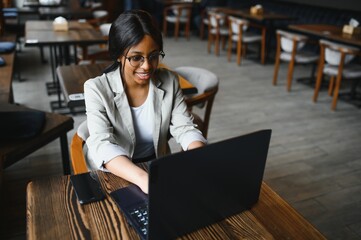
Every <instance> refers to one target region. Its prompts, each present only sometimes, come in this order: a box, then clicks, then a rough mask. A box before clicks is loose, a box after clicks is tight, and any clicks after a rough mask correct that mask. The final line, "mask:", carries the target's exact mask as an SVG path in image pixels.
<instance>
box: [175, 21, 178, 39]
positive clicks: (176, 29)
mask: <svg viewBox="0 0 361 240" xmlns="http://www.w3.org/2000/svg"><path fill="white" fill-rule="evenodd" d="M178 34H179V21H177V22H176V23H175V28H174V38H175V40H178Z"/></svg>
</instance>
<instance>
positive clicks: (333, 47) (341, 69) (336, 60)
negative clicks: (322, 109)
mask: <svg viewBox="0 0 361 240" xmlns="http://www.w3.org/2000/svg"><path fill="white" fill-rule="evenodd" d="M360 54H361V51H360V49H358V48H356V47H351V46H348V45H344V44H339V43H334V42H331V41H327V40H323V39H321V40H320V61H319V65H318V74H317V80H316V85H315V91H314V94H313V102H317V98H318V92H319V91H320V88H321V83H322V79H323V75H324V74H325V75H327V76H330V83H329V88H328V95H329V96H332V95H333V99H332V104H331V109H332V110H336V105H337V100H338V95H339V90H340V86H341V80H342V78H345V79H360V80H361V65H360V64H352V63H350V62H351V61H352V60H353V59H354V57H355V56H357V55H360Z"/></svg>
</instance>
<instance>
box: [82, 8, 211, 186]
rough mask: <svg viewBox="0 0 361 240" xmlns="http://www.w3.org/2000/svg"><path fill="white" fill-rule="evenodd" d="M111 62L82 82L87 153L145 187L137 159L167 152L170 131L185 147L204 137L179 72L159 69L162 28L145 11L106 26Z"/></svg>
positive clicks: (128, 14) (200, 143) (102, 165)
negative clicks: (184, 93) (88, 134)
mask: <svg viewBox="0 0 361 240" xmlns="http://www.w3.org/2000/svg"><path fill="white" fill-rule="evenodd" d="M109 54H110V57H111V58H112V60H114V63H113V65H112V66H111V67H109V68H108V69H107V70H106V71H105V73H104V74H103V75H101V76H99V77H96V78H93V79H89V80H88V81H86V83H85V84H84V94H85V105H86V114H87V123H88V129H89V133H90V136H89V138H88V139H87V140H86V143H87V145H88V148H89V155H90V156H91V157H90V158H91V159H93V161H94V163H95V165H96V166H97V167H98V168H99V169H103V170H105V171H110V172H111V173H113V174H115V175H117V176H119V177H122V178H123V179H125V180H128V181H129V182H132V183H134V184H136V185H138V186H139V187H140V188H141V189H142V190H143V191H144V192H145V193H148V174H147V172H146V171H144V170H143V169H142V168H140V167H138V166H137V165H136V164H135V163H137V162H141V161H147V160H151V159H153V158H155V157H159V156H163V155H165V154H169V153H170V150H169V146H168V140H169V137H170V136H173V137H174V138H175V140H176V141H177V142H178V143H180V145H181V146H182V148H183V150H189V149H193V148H197V147H201V146H203V145H204V144H205V143H206V139H205V138H204V137H203V136H202V134H201V132H200V131H199V130H198V129H197V128H196V125H194V124H193V117H192V115H191V114H190V113H189V112H188V111H187V106H186V104H185V102H184V99H183V95H182V90H181V89H180V87H179V82H178V77H177V75H175V74H174V73H173V72H171V71H168V70H165V69H158V68H157V67H158V64H159V61H160V60H161V59H162V58H163V57H164V55H165V54H164V53H163V39H162V35H161V32H160V31H159V30H158V28H157V27H156V26H155V25H154V23H153V21H152V17H151V16H150V15H149V14H148V13H147V12H145V11H142V10H132V11H127V12H124V13H123V14H121V15H120V16H119V17H118V18H117V19H116V20H115V21H114V23H113V24H112V26H111V28H110V32H109Z"/></svg>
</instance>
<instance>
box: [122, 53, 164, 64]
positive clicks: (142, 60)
mask: <svg viewBox="0 0 361 240" xmlns="http://www.w3.org/2000/svg"><path fill="white" fill-rule="evenodd" d="M154 55H155V53H152V54H150V55H149V56H148V57H144V56H142V55H134V56H131V57H127V56H124V57H125V59H127V60H128V61H129V64H130V65H131V66H132V67H140V66H142V65H143V64H144V62H145V59H146V58H147V59H148V62H149V63H152V60H150V59H149V58H150V57H152V56H154ZM157 55H158V57H157V58H155V59H157V60H158V62H159V61H160V60H163V58H164V57H165V53H164V52H163V51H159V52H158V53H157ZM160 56H162V59H159V57H160ZM134 57H141V59H140V60H139V61H138V62H139V64H138V65H135V66H134V65H133V64H132V62H131V60H132V58H134ZM134 61H135V60H134Z"/></svg>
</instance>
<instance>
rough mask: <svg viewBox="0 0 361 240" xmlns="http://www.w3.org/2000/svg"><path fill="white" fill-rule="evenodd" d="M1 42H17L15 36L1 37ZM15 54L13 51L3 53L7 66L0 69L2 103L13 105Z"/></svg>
mask: <svg viewBox="0 0 361 240" xmlns="http://www.w3.org/2000/svg"><path fill="white" fill-rule="evenodd" d="M0 41H8V42H16V36H15V35H3V36H0ZM15 54H16V52H15V51H13V52H11V53H1V54H0V56H1V57H2V58H3V59H4V60H5V63H6V65H5V66H2V67H0V102H1V103H13V102H14V96H13V88H12V82H13V74H14V65H15Z"/></svg>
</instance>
